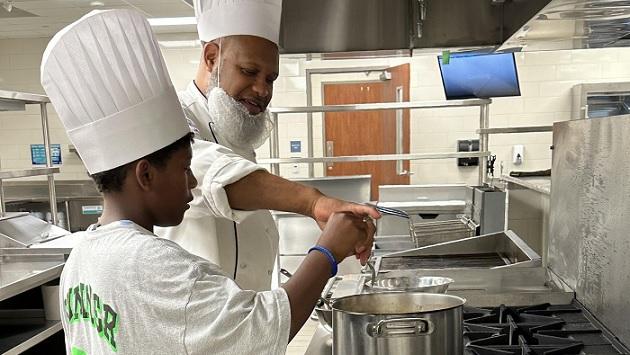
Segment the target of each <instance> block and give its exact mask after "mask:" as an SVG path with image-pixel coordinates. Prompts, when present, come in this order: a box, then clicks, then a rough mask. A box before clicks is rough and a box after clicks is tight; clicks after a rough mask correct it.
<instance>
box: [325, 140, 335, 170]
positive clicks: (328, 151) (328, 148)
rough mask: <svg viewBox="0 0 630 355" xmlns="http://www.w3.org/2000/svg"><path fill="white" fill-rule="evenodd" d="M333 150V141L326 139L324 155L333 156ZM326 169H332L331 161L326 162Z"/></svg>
mask: <svg viewBox="0 0 630 355" xmlns="http://www.w3.org/2000/svg"><path fill="white" fill-rule="evenodd" d="M334 153H335V151H334V142H333V141H326V156H327V157H333V156H335V154H334ZM326 169H328V170H332V169H333V163H326Z"/></svg>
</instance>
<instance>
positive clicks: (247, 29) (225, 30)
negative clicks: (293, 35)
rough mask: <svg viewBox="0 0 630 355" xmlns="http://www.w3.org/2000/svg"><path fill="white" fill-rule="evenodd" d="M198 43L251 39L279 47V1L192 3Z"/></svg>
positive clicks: (210, 0) (199, 0)
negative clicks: (247, 37)
mask: <svg viewBox="0 0 630 355" xmlns="http://www.w3.org/2000/svg"><path fill="white" fill-rule="evenodd" d="M194 7H195V15H196V17H197V31H198V32H199V39H201V40H202V41H204V42H210V41H213V40H215V39H217V38H221V37H226V36H234V35H250V36H258V37H262V38H265V39H267V40H269V41H271V42H273V43H275V44H276V45H278V42H279V38H280V17H281V15H282V0H194Z"/></svg>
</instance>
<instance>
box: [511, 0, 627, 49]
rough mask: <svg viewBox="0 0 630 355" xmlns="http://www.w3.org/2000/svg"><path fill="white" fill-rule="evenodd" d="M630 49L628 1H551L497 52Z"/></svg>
mask: <svg viewBox="0 0 630 355" xmlns="http://www.w3.org/2000/svg"><path fill="white" fill-rule="evenodd" d="M628 46H630V1H627V0H553V1H551V2H550V3H549V4H548V5H547V6H545V8H544V9H542V10H541V11H540V12H539V13H538V14H536V16H534V17H533V18H532V19H531V20H530V21H529V22H527V24H526V25H525V26H523V27H522V28H521V29H520V30H518V31H517V32H516V33H514V34H513V35H512V36H511V37H510V38H509V39H508V40H507V41H506V42H505V43H504V44H503V45H502V46H501V47H500V48H499V50H520V51H543V50H562V49H582V48H604V47H628Z"/></svg>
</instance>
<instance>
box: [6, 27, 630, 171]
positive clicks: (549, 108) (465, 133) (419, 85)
mask: <svg viewBox="0 0 630 355" xmlns="http://www.w3.org/2000/svg"><path fill="white" fill-rule="evenodd" d="M47 42H48V39H45V38H39V39H28V40H0V89H4V90H17V91H29V92H35V93H42V88H41V86H40V84H39V63H40V59H41V55H42V52H43V50H44V48H45V46H46V43H47ZM163 53H164V55H165V58H166V63H167V66H168V68H169V71H170V73H171V76H172V79H173V83H174V85H175V86H176V87H177V88H178V89H183V88H184V87H185V86H186V85H187V83H188V82H189V80H190V79H191V78H192V76H193V75H194V73H195V72H196V66H197V63H198V61H199V48H188V49H169V50H164V51H163ZM516 58H517V66H518V72H519V78H520V84H521V92H522V96H521V97H517V98H497V99H495V100H494V103H493V104H492V105H491V107H490V124H491V126H492V127H503V126H530V125H549V124H552V123H553V122H555V121H561V120H567V119H570V118H571V93H570V91H571V87H572V86H573V85H575V84H578V83H583V82H606V81H630V65H628V62H630V49H616V48H613V49H593V50H574V51H553V52H535V53H517V54H516ZM403 63H410V64H411V78H410V84H411V93H410V94H411V99H412V100H444V92H443V88H442V81H441V78H440V73H439V69H438V64H437V59H436V58H435V56H433V55H418V56H415V57H412V58H385V59H365V60H336V61H331V60H325V61H323V60H309V61H307V60H304V59H297V58H295V57H291V58H281V60H280V78H279V79H278V81H277V84H276V86H275V89H274V98H273V101H272V105H273V106H305V105H306V96H307V95H306V74H305V73H306V69H314V68H354V67H357V66H362V67H364V66H382V65H386V66H395V65H399V64H403ZM378 74H379V73H371V74H370V75H368V76H366V75H365V74H363V73H359V74H335V75H313V80H312V95H313V104H314V105H321V101H322V97H321V85H322V83H323V82H334V81H359V80H378ZM49 117H50V126H51V129H50V130H51V136H52V137H53V139H52V140H53V143H60V144H62V151H63V156H62V159H63V161H64V164H63V167H62V173H61V174H60V176H59V178H61V179H85V178H87V175H86V173H85V169H84V168H83V166H82V164H81V162H80V160H79V159H78V158H77V157H76V155H74V154H73V153H70V152H69V150H68V144H69V142H68V140H67V138H66V136H65V133H64V132H63V127H62V126H61V124H60V122H59V120H58V119H57V117H56V115H55V113H54V110H53V109H52V108H49ZM411 117H412V121H411V135H412V136H411V152H414V153H422V152H433V151H438V152H448V151H453V150H454V149H455V144H456V141H457V140H458V139H470V138H476V137H477V135H476V134H475V130H476V129H477V128H478V125H479V113H478V110H476V109H474V108H463V109H435V110H434V109H432V110H422V111H420V110H414V111H412V115H411ZM313 118H314V139H315V141H314V146H313V149H314V152H315V155H316V156H321V155H322V142H323V137H322V120H321V115H318V114H315V115H313ZM39 120H40V118H39V108H38V107H29V108H28V109H27V110H26V111H25V112H10V113H7V112H4V113H0V162H1V164H2V168H3V169H12V168H25V167H29V166H30V148H29V145H30V144H31V143H41V142H42V138H41V131H40V121H39ZM278 134H279V137H280V155H281V156H282V157H289V156H306V151H307V144H308V142H307V127H306V115H304V114H295V115H281V116H280V125H279V132H278ZM551 139H552V136H551V133H529V134H521V135H494V136H491V139H490V150H491V151H492V152H493V153H494V154H496V155H497V170H499V165H501V164H502V165H503V169H504V172H508V171H510V170H514V169H518V170H537V169H546V168H549V166H550V162H551V153H550V151H549V146H550V145H551ZM291 140H301V141H302V153H299V154H296V153H290V150H289V141H291ZM515 144H523V145H525V160H524V163H523V164H522V165H520V166H514V165H513V164H512V162H511V155H512V146H513V145H515ZM257 153H258V156H259V157H261V158H263V157H268V156H269V145H268V143H266V144H265V145H263V146H262V147H261V148H260V149H258V151H257ZM411 169H412V171H413V173H414V175H413V176H412V179H411V180H412V183H457V182H464V183H474V182H475V181H476V177H477V170H476V169H475V168H457V167H456V165H455V161H454V160H453V159H450V160H430V161H414V162H412V164H411ZM315 172H316V174H317V175H319V176H321V175H322V173H323V169H322V168H321V166H320V165H316V169H315ZM497 172H498V171H497ZM281 173H282V174H283V175H285V176H290V177H297V176H306V174H307V166H306V165H305V164H299V165H297V166H290V165H286V166H284V165H283V166H282V169H281Z"/></svg>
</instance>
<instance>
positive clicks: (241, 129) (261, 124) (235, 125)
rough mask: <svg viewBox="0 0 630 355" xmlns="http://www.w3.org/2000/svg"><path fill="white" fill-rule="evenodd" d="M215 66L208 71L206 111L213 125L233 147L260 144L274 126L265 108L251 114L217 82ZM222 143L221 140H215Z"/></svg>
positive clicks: (249, 146) (254, 146) (251, 146)
mask: <svg viewBox="0 0 630 355" xmlns="http://www.w3.org/2000/svg"><path fill="white" fill-rule="evenodd" d="M218 82H219V81H218V75H217V70H213V71H212V73H211V74H210V80H209V85H208V93H207V94H206V97H207V98H208V112H209V113H210V117H211V118H212V120H213V122H211V123H210V124H211V126H212V129H213V130H215V131H216V132H218V134H219V135H220V136H221V138H223V139H225V140H226V141H227V143H229V144H230V145H231V146H233V147H239V148H251V149H256V148H259V147H260V146H261V145H263V143H265V141H266V140H267V138H268V137H269V135H270V134H271V130H272V129H273V122H272V121H271V118H270V114H269V111H268V110H264V111H263V112H261V113H258V114H256V115H252V114H250V113H249V111H247V108H245V106H243V105H242V104H241V103H240V102H238V101H236V100H235V99H234V98H232V97H231V96H230V95H228V93H227V92H225V90H223V89H222V88H221V87H220V86H219V85H218ZM218 143H219V144H222V143H224V142H218Z"/></svg>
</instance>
